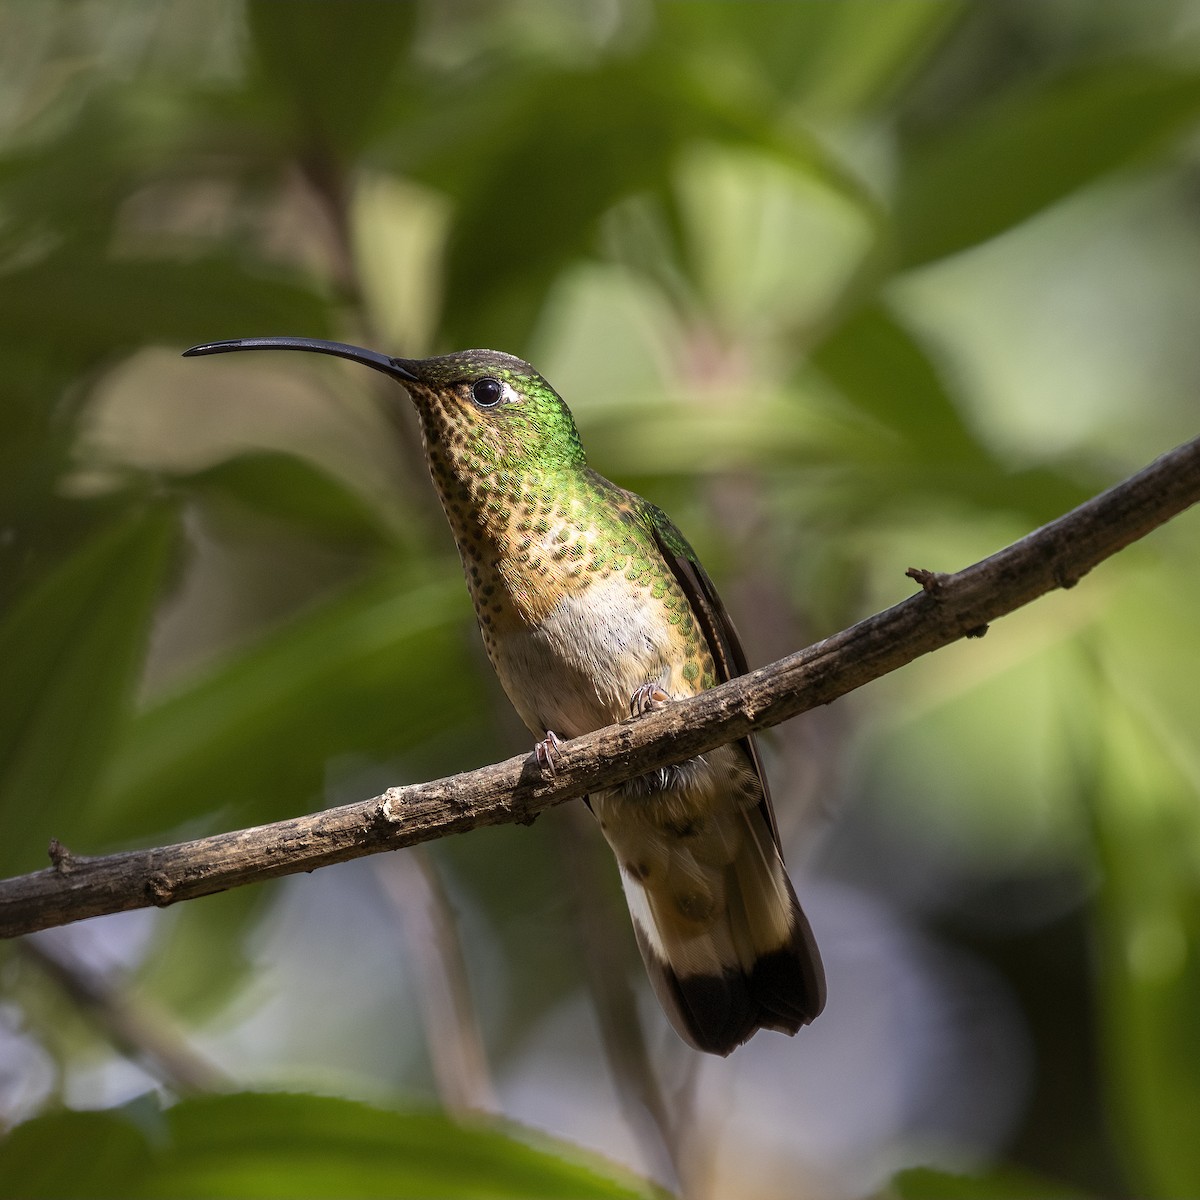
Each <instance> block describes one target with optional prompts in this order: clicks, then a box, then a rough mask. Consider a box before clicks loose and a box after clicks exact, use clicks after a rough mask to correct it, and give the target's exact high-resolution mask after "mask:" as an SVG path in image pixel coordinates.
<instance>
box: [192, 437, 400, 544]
mask: <svg viewBox="0 0 1200 1200" xmlns="http://www.w3.org/2000/svg"><path fill="white" fill-rule="evenodd" d="M180 480H181V482H183V483H185V484H186V485H187V487H188V488H189V490H194V491H198V492H200V493H202V494H204V495H206V496H207V497H210V498H217V499H220V500H226V501H232V502H234V503H236V504H239V505H244V506H246V507H247V508H251V509H253V510H254V511H255V512H258V513H262V514H263V515H264V516H268V517H274V518H276V519H278V520H282V521H287V522H289V523H290V524H294V525H297V526H299V527H300V528H301V529H302V530H303V531H304V532H306V533H309V534H312V535H315V536H317V537H321V538H326V539H328V540H330V541H333V542H338V543H341V544H343V545H354V544H363V543H366V544H371V543H374V544H375V545H377V546H378V545H380V544H387V543H389V542H390V541H391V540H392V539H391V537H390V535H389V530H388V528H387V526H386V524H385V522H384V521H383V520H382V518H381V515H380V513H379V510H378V509H377V508H376V507H375V506H373V505H372V504H370V503H369V502H368V501H367V499H366V497H364V496H362V495H361V494H360V493H358V492H356V491H354V490H353V489H351V488H350V487H349V486H348V485H347V484H346V483H344V482H343V481H341V480H339V479H336V478H335V477H334V476H333V475H331V474H329V473H328V472H327V471H324V470H322V469H321V468H320V467H319V466H318V465H317V464H316V463H314V462H311V461H310V460H308V459H305V458H300V457H298V456H297V455H294V454H285V453H282V452H273V451H267V450H262V451H255V452H251V453H247V454H238V455H235V456H234V457H233V458H227V459H224V460H223V461H222V462H219V463H217V464H216V465H215V466H212V467H209V468H207V469H206V470H203V471H197V472H195V473H194V474H191V475H185V476H181V477H180Z"/></svg>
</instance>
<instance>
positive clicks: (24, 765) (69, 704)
mask: <svg viewBox="0 0 1200 1200" xmlns="http://www.w3.org/2000/svg"><path fill="white" fill-rule="evenodd" d="M175 529H176V514H175V511H174V509H173V508H171V507H169V506H165V505H164V506H159V507H154V508H145V509H139V510H138V511H135V512H133V513H129V514H127V515H126V516H125V517H124V518H123V519H122V520H120V521H118V522H116V523H114V524H112V525H110V526H109V527H107V528H105V529H104V530H102V531H101V532H100V533H98V534H96V535H95V536H93V537H92V538H91V539H90V540H89V541H88V542H87V543H86V544H85V545H84V546H83V547H82V548H81V549H79V550H78V551H76V552H75V553H74V554H72V555H71V556H70V557H69V558H67V559H66V560H65V561H64V562H62V563H61V564H60V565H59V566H58V567H57V568H56V569H55V570H53V571H52V572H51V573H50V574H49V575H47V576H46V577H45V578H44V579H42V581H41V582H40V583H39V584H37V585H36V586H35V587H33V588H31V589H30V590H29V591H28V592H26V593H25V594H23V595H21V596H20V597H19V598H18V599H17V600H16V602H15V603H14V605H13V607H12V608H11V610H10V611H9V612H7V613H6V614H4V616H3V617H2V618H0V663H3V664H4V687H3V689H0V829H2V830H3V837H0V874H4V875H8V874H14V873H16V872H18V871H28V870H32V869H34V867H35V866H40V865H42V861H43V856H44V855H45V852H46V846H47V844H48V843H49V840H50V838H51V836H57V837H60V838H63V839H70V838H72V837H73V836H74V834H75V832H76V831H78V830H79V829H80V827H81V826H82V825H83V824H84V823H85V822H86V820H87V819H88V816H87V809H88V807H89V804H90V802H91V798H92V796H93V794H94V792H95V790H96V787H97V782H98V780H99V778H100V776H101V775H102V774H103V770H104V767H105V765H106V763H107V760H108V757H109V755H110V754H111V752H112V749H113V746H114V743H115V741H116V740H117V738H118V737H119V735H120V732H121V730H122V728H123V726H124V723H125V721H126V718H127V717H128V715H129V711H130V709H131V707H132V696H133V692H134V688H135V687H136V686H137V682H138V679H139V676H140V674H141V668H142V659H143V655H144V653H145V648H146V642H147V638H148V636H149V631H150V623H151V621H152V619H153V617H154V613H155V609H156V606H157V604H158V601H159V599H160V596H161V592H162V586H163V580H164V577H165V575H166V572H167V569H168V567H169V566H170V563H171V560H172V549H173V546H174V538H175Z"/></svg>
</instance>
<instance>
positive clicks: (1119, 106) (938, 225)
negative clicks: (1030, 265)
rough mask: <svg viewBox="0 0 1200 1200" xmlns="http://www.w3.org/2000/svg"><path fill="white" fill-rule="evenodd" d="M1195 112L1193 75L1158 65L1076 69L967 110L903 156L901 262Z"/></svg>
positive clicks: (1117, 163)
mask: <svg viewBox="0 0 1200 1200" xmlns="http://www.w3.org/2000/svg"><path fill="white" fill-rule="evenodd" d="M1198 111H1200V74H1198V73H1197V72H1195V71H1185V70H1180V69H1177V68H1174V67H1170V66H1167V65H1166V64H1163V63H1155V62H1118V63H1105V64H1103V65H1100V66H1094V67H1088V68H1081V69H1078V70H1075V71H1073V72H1071V73H1070V74H1068V75H1066V76H1064V77H1062V78H1060V79H1056V80H1054V81H1052V82H1051V83H1048V84H1043V85H1040V86H1038V87H1036V88H1032V89H1022V90H1020V91H1015V92H1013V93H1012V94H1010V95H1007V96H1005V97H1003V98H1002V99H1000V100H999V101H996V102H995V103H993V104H992V105H991V106H990V107H988V108H987V109H986V110H985V111H983V112H976V113H969V114H967V115H965V116H964V117H962V118H961V119H960V120H959V121H957V122H956V123H955V124H954V125H953V126H952V127H951V128H950V129H948V130H947V131H945V132H943V133H941V134H939V135H937V136H936V137H934V138H933V139H931V140H930V141H929V142H928V143H927V144H924V145H921V144H917V145H914V146H913V147H912V148H911V149H910V150H909V151H908V154H907V157H906V162H905V166H904V170H903V172H902V174H901V178H900V182H899V186H898V188H897V192H896V202H895V238H896V244H897V247H898V253H899V259H900V263H901V265H903V266H905V267H913V266H918V265H920V264H921V263H925V262H929V261H931V260H933V259H936V258H941V257H943V256H945V255H947V254H954V253H956V252H957V251H959V250H965V249H967V248H968V247H969V246H974V245H976V244H977V243H979V242H982V241H986V240H987V239H988V238H991V237H995V236H996V235H997V234H999V233H1003V232H1004V231H1005V230H1006V229H1010V228H1011V227H1012V226H1014V225H1016V224H1018V223H1019V222H1021V221H1024V220H1027V219H1028V218H1029V217H1032V216H1034V215H1035V214H1036V213H1039V212H1041V211H1042V210H1043V209H1045V208H1047V207H1049V206H1050V205H1051V204H1054V203H1055V202H1057V201H1059V200H1061V199H1063V198H1064V197H1065V196H1068V195H1070V194H1071V193H1072V192H1074V191H1075V190H1077V189H1078V188H1080V187H1082V186H1083V185H1084V184H1086V183H1090V182H1091V181H1093V180H1095V179H1097V178H1098V177H1099V176H1102V175H1104V174H1106V173H1108V172H1110V171H1114V170H1116V169H1117V168H1120V167H1124V166H1126V165H1128V164H1129V163H1131V162H1134V161H1136V160H1137V159H1139V158H1141V157H1144V156H1146V155H1147V154H1148V153H1149V152H1150V151H1151V150H1153V149H1155V148H1157V147H1158V146H1160V145H1161V144H1162V143H1163V142H1164V141H1166V140H1167V139H1168V138H1170V137H1173V136H1175V135H1177V134H1179V133H1180V132H1181V131H1182V130H1183V129H1184V128H1185V126H1186V124H1187V123H1188V122H1189V121H1191V120H1193V119H1194V118H1195V116H1196V113H1197V112H1198Z"/></svg>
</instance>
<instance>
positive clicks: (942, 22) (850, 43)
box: [658, 0, 964, 112]
mask: <svg viewBox="0 0 1200 1200" xmlns="http://www.w3.org/2000/svg"><path fill="white" fill-rule="evenodd" d="M963 7H964V6H963V4H962V3H961V2H959V0H950V2H948V0H890V2H889V3H887V4H879V3H878V2H877V0H839V3H837V4H756V5H744V4H742V5H738V4H725V3H715V4H714V3H707V4H703V3H692V4H672V5H664V6H662V7H661V8H660V9H659V13H658V16H659V20H660V21H661V23H662V25H663V27H664V29H665V35H666V40H667V42H668V44H673V45H680V44H688V43H693V44H694V43H696V42H697V41H699V40H700V39H703V42H704V44H705V48H706V49H707V50H708V51H709V52H715V53H719V54H721V55H723V56H726V57H728V56H730V55H731V54H732V53H733V52H734V48H735V47H736V48H738V49H740V50H741V51H742V53H743V54H744V56H745V68H746V69H747V70H749V71H753V72H754V73H755V74H756V75H761V76H762V77H764V78H767V79H769V80H770V81H771V82H772V83H773V84H774V85H775V86H776V87H777V88H779V90H780V91H781V92H782V93H784V94H787V95H790V96H793V97H803V99H804V101H805V102H806V104H808V105H812V106H814V107H815V108H817V109H818V110H831V111H837V112H845V111H853V110H854V109H856V108H859V107H861V106H863V105H865V104H869V103H871V102H873V101H877V100H878V99H879V98H880V97H881V96H882V95H884V94H886V93H887V92H888V91H889V90H891V89H892V88H893V87H894V86H895V85H896V83H897V82H898V81H899V80H900V79H902V78H904V77H905V76H907V75H909V74H910V73H911V72H913V71H915V70H916V69H918V67H919V66H920V64H921V62H922V60H923V58H924V57H925V55H926V54H928V52H929V51H930V50H931V49H932V48H933V47H934V46H935V45H937V43H938V42H939V40H940V39H941V37H942V36H943V35H944V33H945V31H946V30H947V29H948V28H949V27H950V26H951V25H952V24H953V23H954V22H955V21H957V20H958V19H959V17H960V16H961V15H962V10H963Z"/></svg>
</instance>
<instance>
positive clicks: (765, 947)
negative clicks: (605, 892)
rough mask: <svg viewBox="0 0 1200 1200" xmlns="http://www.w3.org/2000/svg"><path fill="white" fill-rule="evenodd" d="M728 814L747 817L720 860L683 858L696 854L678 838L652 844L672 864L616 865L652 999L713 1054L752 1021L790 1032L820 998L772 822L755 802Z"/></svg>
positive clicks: (811, 950)
mask: <svg viewBox="0 0 1200 1200" xmlns="http://www.w3.org/2000/svg"><path fill="white" fill-rule="evenodd" d="M731 817H732V818H733V819H734V820H737V821H738V822H739V823H740V822H745V825H744V826H743V828H742V836H741V837H740V838H738V839H737V840H738V845H737V849H736V853H734V854H733V856H732V860H731V861H729V862H728V863H726V864H725V865H723V866H721V867H720V868H719V869H715V868H711V867H706V865H705V864H704V863H695V862H691V863H688V864H686V867H685V866H684V864H683V861H682V860H684V859H693V858H694V855H692V854H691V852H690V851H689V849H688V848H687V844H686V843H682V844H681V843H680V842H679V841H678V840H677V841H675V842H674V843H671V844H669V845H668V846H667V847H666V848H665V849H664V847H663V846H662V845H661V844H660V847H659V849H660V850H663V852H664V853H665V854H666V857H667V861H668V862H669V863H670V864H671V866H673V867H674V868H675V869H673V870H672V869H670V867H668V869H667V870H666V871H662V872H655V873H650V874H648V875H647V876H646V877H645V878H638V877H637V875H636V874H631V873H630V872H629V871H628V870H624V871H622V879H623V882H624V886H625V895H626V899H627V901H628V904H629V909H630V915H631V916H632V917H633V925H634V930H635V933H636V936H637V942H638V947H639V949H640V950H641V952H642V958H643V960H644V961H645V964H646V971H647V974H648V975H649V976H650V981H651V983H652V984H653V986H654V990H655V993H656V995H657V996H658V1000H659V1003H660V1004H661V1005H662V1007H663V1010H664V1011H665V1012H666V1014H667V1016H668V1018H669V1019H670V1021H671V1023H672V1025H674V1027H675V1029H676V1030H677V1031H678V1033H679V1034H680V1036H681V1037H683V1039H684V1040H685V1041H687V1042H688V1043H689V1044H691V1045H692V1046H695V1047H696V1048H697V1049H700V1050H705V1051H707V1052H709V1053H712V1054H720V1055H727V1054H729V1053H730V1052H731V1051H733V1050H735V1049H736V1048H737V1047H738V1046H740V1045H741V1044H742V1043H743V1042H745V1041H746V1040H747V1039H748V1038H749V1037H750V1036H751V1035H752V1034H754V1032H755V1031H756V1030H758V1029H774V1030H778V1031H779V1032H782V1033H787V1034H789V1035H790V1034H794V1033H796V1032H797V1031H798V1030H799V1029H800V1028H801V1027H802V1026H804V1025H807V1024H808V1023H809V1022H810V1021H812V1020H813V1018H814V1017H816V1016H817V1014H818V1013H820V1011H821V1009H822V1008H823V1007H824V1004H825V976H824V971H823V969H822V966H821V959H820V955H819V954H818V952H817V947H816V942H815V940H814V939H813V935H812V930H811V929H810V927H809V924H808V920H807V918H806V917H805V915H804V912H803V910H802V909H801V908H800V905H799V903H798V902H797V900H796V895H795V892H794V891H793V890H792V885H791V883H790V881H789V880H788V877H787V873H786V871H785V870H784V866H783V860H782V858H781V857H780V855H779V852H778V850H777V849H776V847H775V844H774V840H773V838H772V837H771V835H770V831H769V830H768V829H767V828H766V825H765V822H764V821H763V820H762V818H761V816H760V814H759V812H758V811H757V810H755V809H750V810H742V811H741V812H739V813H736V814H731ZM680 879H683V880H689V881H696V882H700V881H707V884H708V886H707V887H706V888H705V890H704V891H703V892H702V893H699V895H700V897H701V899H696V898H695V895H694V894H693V893H691V892H686V893H681V892H680V891H679V884H678V881H679V880H680ZM689 909H690V910H691V912H690V913H689V912H688V910H689ZM689 918H690V919H689Z"/></svg>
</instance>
